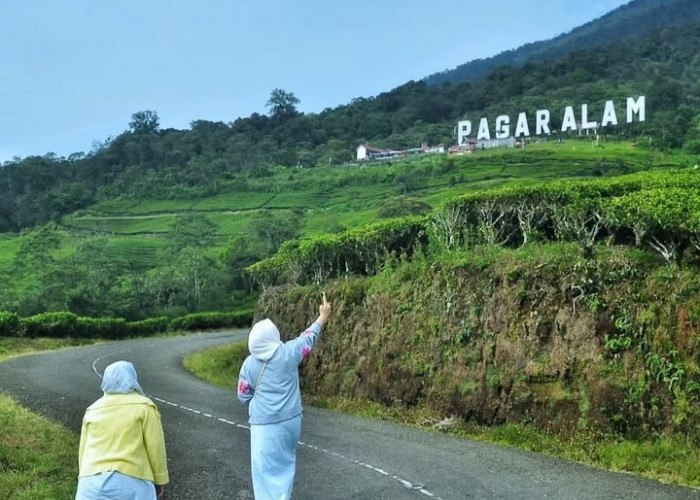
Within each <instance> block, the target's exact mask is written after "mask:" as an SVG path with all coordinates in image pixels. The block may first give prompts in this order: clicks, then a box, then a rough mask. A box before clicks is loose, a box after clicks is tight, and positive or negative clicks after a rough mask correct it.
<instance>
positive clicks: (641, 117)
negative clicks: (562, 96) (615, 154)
mask: <svg viewBox="0 0 700 500" xmlns="http://www.w3.org/2000/svg"><path fill="white" fill-rule="evenodd" d="M580 111H581V112H580V113H579V115H578V118H579V120H578V121H577V119H576V118H577V116H576V113H575V111H574V107H573V106H566V108H564V113H563V117H562V121H561V129H560V130H559V131H560V132H569V131H588V130H591V131H597V130H598V129H599V128H603V127H615V126H617V125H618V123H619V120H618V112H617V110H616V109H615V103H614V102H613V100H612V99H611V100H608V101H605V105H604V106H603V111H602V114H601V115H600V122H598V121H591V120H590V117H591V116H592V115H589V109H588V104H581V108H580ZM528 118H529V117H528V114H527V113H526V112H524V111H523V112H521V113H518V117H517V119H516V120H515V129H514V130H513V133H512V136H511V117H510V116H508V115H499V116H498V117H496V121H495V127H494V129H493V131H494V135H495V139H508V138H509V137H514V138H516V139H517V138H525V137H531V136H533V135H534V136H543V135H550V134H551V133H552V127H551V119H550V118H551V113H550V112H549V110H548V109H538V110H537V111H535V120H534V130H531V129H530V125H531V123H532V122H531V121H529V120H528ZM635 120H636V121H638V122H643V121H645V120H646V98H645V96H643V95H640V96H638V97H636V98H634V97H628V98H627V106H626V123H633V122H634V121H635ZM472 131H473V127H472V122H471V120H460V121H459V122H457V144H465V143H466V142H467V140H468V139H473V137H472ZM476 140H477V141H490V140H491V128H490V126H489V120H488V118H486V117H482V118H480V119H479V126H478V127H477V130H476Z"/></svg>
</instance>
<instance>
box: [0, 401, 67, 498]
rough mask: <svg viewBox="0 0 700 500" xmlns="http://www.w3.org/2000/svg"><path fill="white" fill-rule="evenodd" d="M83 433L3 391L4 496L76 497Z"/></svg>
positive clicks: (0, 481)
mask: <svg viewBox="0 0 700 500" xmlns="http://www.w3.org/2000/svg"><path fill="white" fill-rule="evenodd" d="M79 440H80V438H79V436H78V435H77V434H75V433H73V432H71V431H69V430H67V429H66V428H64V427H62V426H61V425H58V424H56V423H54V422H51V421H50V420H48V419H46V418H43V417H41V416H39V415H35V414H33V413H31V412H30V411H29V410H27V409H25V408H23V407H21V406H19V405H18V404H17V403H15V402H14V401H13V400H12V399H10V398H8V397H6V396H4V395H2V394H0V470H1V471H2V474H0V498H3V499H4V500H61V499H66V500H68V499H72V498H73V497H74V496H75V487H76V484H77V476H78V443H79Z"/></svg>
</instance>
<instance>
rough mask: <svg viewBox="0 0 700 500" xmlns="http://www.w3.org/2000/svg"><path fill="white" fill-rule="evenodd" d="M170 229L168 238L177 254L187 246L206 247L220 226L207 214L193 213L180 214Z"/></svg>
mask: <svg viewBox="0 0 700 500" xmlns="http://www.w3.org/2000/svg"><path fill="white" fill-rule="evenodd" d="M170 229H171V231H170V233H168V239H169V240H170V242H171V245H172V250H173V253H175V254H177V253H179V252H180V251H182V250H183V249H184V248H187V247H194V248H206V247H207V246H208V245H209V244H211V240H212V239H213V238H214V237H215V236H216V232H217V231H218V229H219V228H218V226H217V225H216V224H214V223H213V222H212V221H211V220H209V218H208V217H207V216H206V215H203V214H198V213H191V214H184V215H178V216H177V217H176V218H175V222H174V223H173V224H172V225H171V226H170Z"/></svg>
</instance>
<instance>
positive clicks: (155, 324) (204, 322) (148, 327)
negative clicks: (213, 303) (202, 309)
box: [0, 310, 253, 339]
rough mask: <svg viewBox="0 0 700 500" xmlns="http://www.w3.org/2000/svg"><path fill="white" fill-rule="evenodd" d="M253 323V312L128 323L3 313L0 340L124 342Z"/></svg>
mask: <svg viewBox="0 0 700 500" xmlns="http://www.w3.org/2000/svg"><path fill="white" fill-rule="evenodd" d="M252 321H253V312H252V311H250V310H248V311H239V312H235V313H219V312H210V313H198V314H190V315H187V316H183V317H180V318H175V319H172V320H171V319H168V318H165V317H159V318H148V319H144V320H141V321H126V320H124V319H122V318H90V317H83V316H77V315H76V314H73V313H71V312H49V313H42V314H37V315H35V316H29V317H26V318H20V317H19V316H18V315H17V314H15V313H10V312H0V336H3V337H29V338H36V337H53V338H66V337H74V338H99V339H124V338H129V337H148V336H151V335H155V334H158V333H165V332H169V331H193V330H206V329H212V328H227V327H236V328H238V327H244V326H248V325H250V324H251V323H252Z"/></svg>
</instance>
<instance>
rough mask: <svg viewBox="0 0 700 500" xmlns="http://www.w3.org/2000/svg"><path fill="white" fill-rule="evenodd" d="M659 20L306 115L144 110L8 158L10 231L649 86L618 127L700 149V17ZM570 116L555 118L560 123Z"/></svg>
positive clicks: (277, 109) (2, 217)
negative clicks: (597, 40) (82, 144)
mask: <svg viewBox="0 0 700 500" xmlns="http://www.w3.org/2000/svg"><path fill="white" fill-rule="evenodd" d="M681 3H683V2H681ZM632 6H634V3H633V5H632ZM668 10H669V11H673V9H668ZM695 10H697V9H695ZM681 12H683V11H681ZM630 19H633V18H630ZM655 19H657V20H658V19H662V20H664V19H665V20H666V21H665V22H667V23H668V24H665V25H664V27H659V28H658V29H656V30H653V31H650V32H649V33H646V34H644V35H642V36H639V37H636V38H633V39H629V40H626V41H623V42H620V43H615V44H612V45H607V46H605V47H598V48H595V49H586V50H577V51H574V52H571V51H566V52H565V53H562V54H561V56H560V57H558V58H557V59H555V60H548V61H543V62H528V63H527V64H525V65H524V66H517V65H514V66H499V67H496V68H494V69H493V70H491V71H490V72H489V73H488V74H487V75H486V77H485V78H483V79H481V80H477V81H473V82H469V83H460V84H451V83H446V84H443V85H440V86H437V85H432V86H429V85H427V84H426V83H425V82H413V81H412V82H408V83H406V84H405V85H402V86H400V87H397V88H395V89H393V90H391V91H389V92H384V93H381V94H379V95H378V96H376V97H368V98H358V99H355V100H353V101H352V102H351V103H349V104H346V105H341V106H338V107H336V108H335V109H326V110H324V111H322V112H320V113H310V114H303V113H299V112H297V111H296V107H295V105H296V104H297V103H298V99H297V98H296V97H295V96H294V94H293V93H291V92H287V91H284V90H282V89H274V90H273V92H272V95H271V98H270V100H269V101H268V103H267V105H268V106H269V107H270V108H271V114H270V115H269V116H268V115H262V114H258V113H253V114H252V115H251V116H249V117H246V118H238V119H236V120H234V121H233V122H230V123H223V122H211V121H207V120H195V121H193V122H192V123H191V125H190V128H189V129H185V130H175V129H167V130H162V129H160V128H159V120H158V116H157V113H156V112H155V111H150V110H149V111H139V112H136V113H135V114H134V115H133V117H132V121H131V123H130V124H129V129H128V130H127V131H125V132H123V133H121V134H118V135H116V136H115V137H113V138H109V139H107V140H105V141H104V143H102V144H101V145H99V146H98V147H95V148H94V149H93V150H92V151H90V152H88V153H87V154H85V153H83V152H76V153H74V154H71V155H69V156H68V157H67V158H64V157H60V158H59V157H56V156H55V155H53V154H51V153H47V154H46V155H44V156H31V157H27V158H24V159H17V160H16V161H12V162H7V163H6V164H5V165H3V167H2V168H1V169H0V232H3V231H18V230H21V229H22V228H26V227H30V226H33V225H35V224H38V223H44V222H46V221H49V220H59V219H60V218H61V217H62V216H64V215H66V214H69V213H72V212H74V211H75V210H77V209H80V208H84V207H87V206H90V205H92V204H94V203H95V202H98V201H104V200H108V199H114V198H119V197H128V198H135V199H139V198H154V197H155V198H161V199H168V198H170V199H172V198H191V199H196V198H201V197H207V196H213V195H217V194H220V193H226V192H232V191H246V190H248V191H249V190H258V191H260V192H266V191H267V190H268V189H269V187H268V186H265V183H264V182H259V181H261V180H262V181H264V180H265V178H266V177H267V176H269V175H270V173H271V169H272V168H274V166H275V165H299V166H304V167H309V166H315V165H321V164H323V165H327V164H344V163H347V162H351V161H353V158H354V153H355V151H354V148H355V147H356V146H357V145H358V144H360V143H363V142H366V141H370V142H371V143H373V144H375V145H377V146H386V147H392V148H399V149H400V148H406V147H416V146H418V145H420V144H421V143H422V142H427V143H430V144H437V143H445V144H448V145H449V144H452V143H454V142H455V138H454V136H453V128H454V125H455V123H456V121H457V120H459V119H460V118H462V117H464V116H465V114H467V113H469V114H476V115H478V116H487V115H488V116H492V117H493V116H494V115H496V114H502V113H506V114H510V115H511V116H512V115H514V114H516V113H518V112H521V111H529V112H531V113H532V112H534V110H536V109H540V108H545V109H552V110H556V109H563V107H564V106H566V105H573V106H577V105H579V104H581V103H590V104H592V105H593V104H595V103H598V104H600V103H601V102H602V100H606V99H617V100H621V99H624V98H626V97H628V96H630V95H640V94H642V95H646V98H647V106H648V108H649V109H648V110H647V115H648V118H647V121H646V122H644V123H641V124H639V123H636V124H633V125H632V126H620V127H618V128H617V129H615V130H613V131H609V132H610V134H612V135H613V136H624V137H625V138H640V145H647V146H652V147H654V148H660V149H664V148H676V147H681V146H684V147H686V148H687V150H688V151H690V152H693V153H696V154H697V153H699V152H700V114H699V113H698V108H699V106H698V97H697V96H698V95H700V91H699V90H700V89H699V85H700V84H699V83H698V82H700V77H699V75H700V59H698V57H697V54H698V53H699V52H700V23H698V22H697V21H694V22H691V21H692V20H693V19H694V18H693V17H692V16H685V17H684V22H685V21H688V23H687V24H683V25H682V26H680V21H679V20H678V18H677V17H673V19H669V18H666V17H664V16H660V17H658V18H655ZM601 22H603V21H601ZM586 29H591V28H590V27H588V28H586ZM584 46H585V45H584ZM554 115H556V113H554ZM559 119H560V118H558V117H557V116H553V117H552V120H553V123H552V124H553V126H556V125H557V123H556V122H557V120H559Z"/></svg>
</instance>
